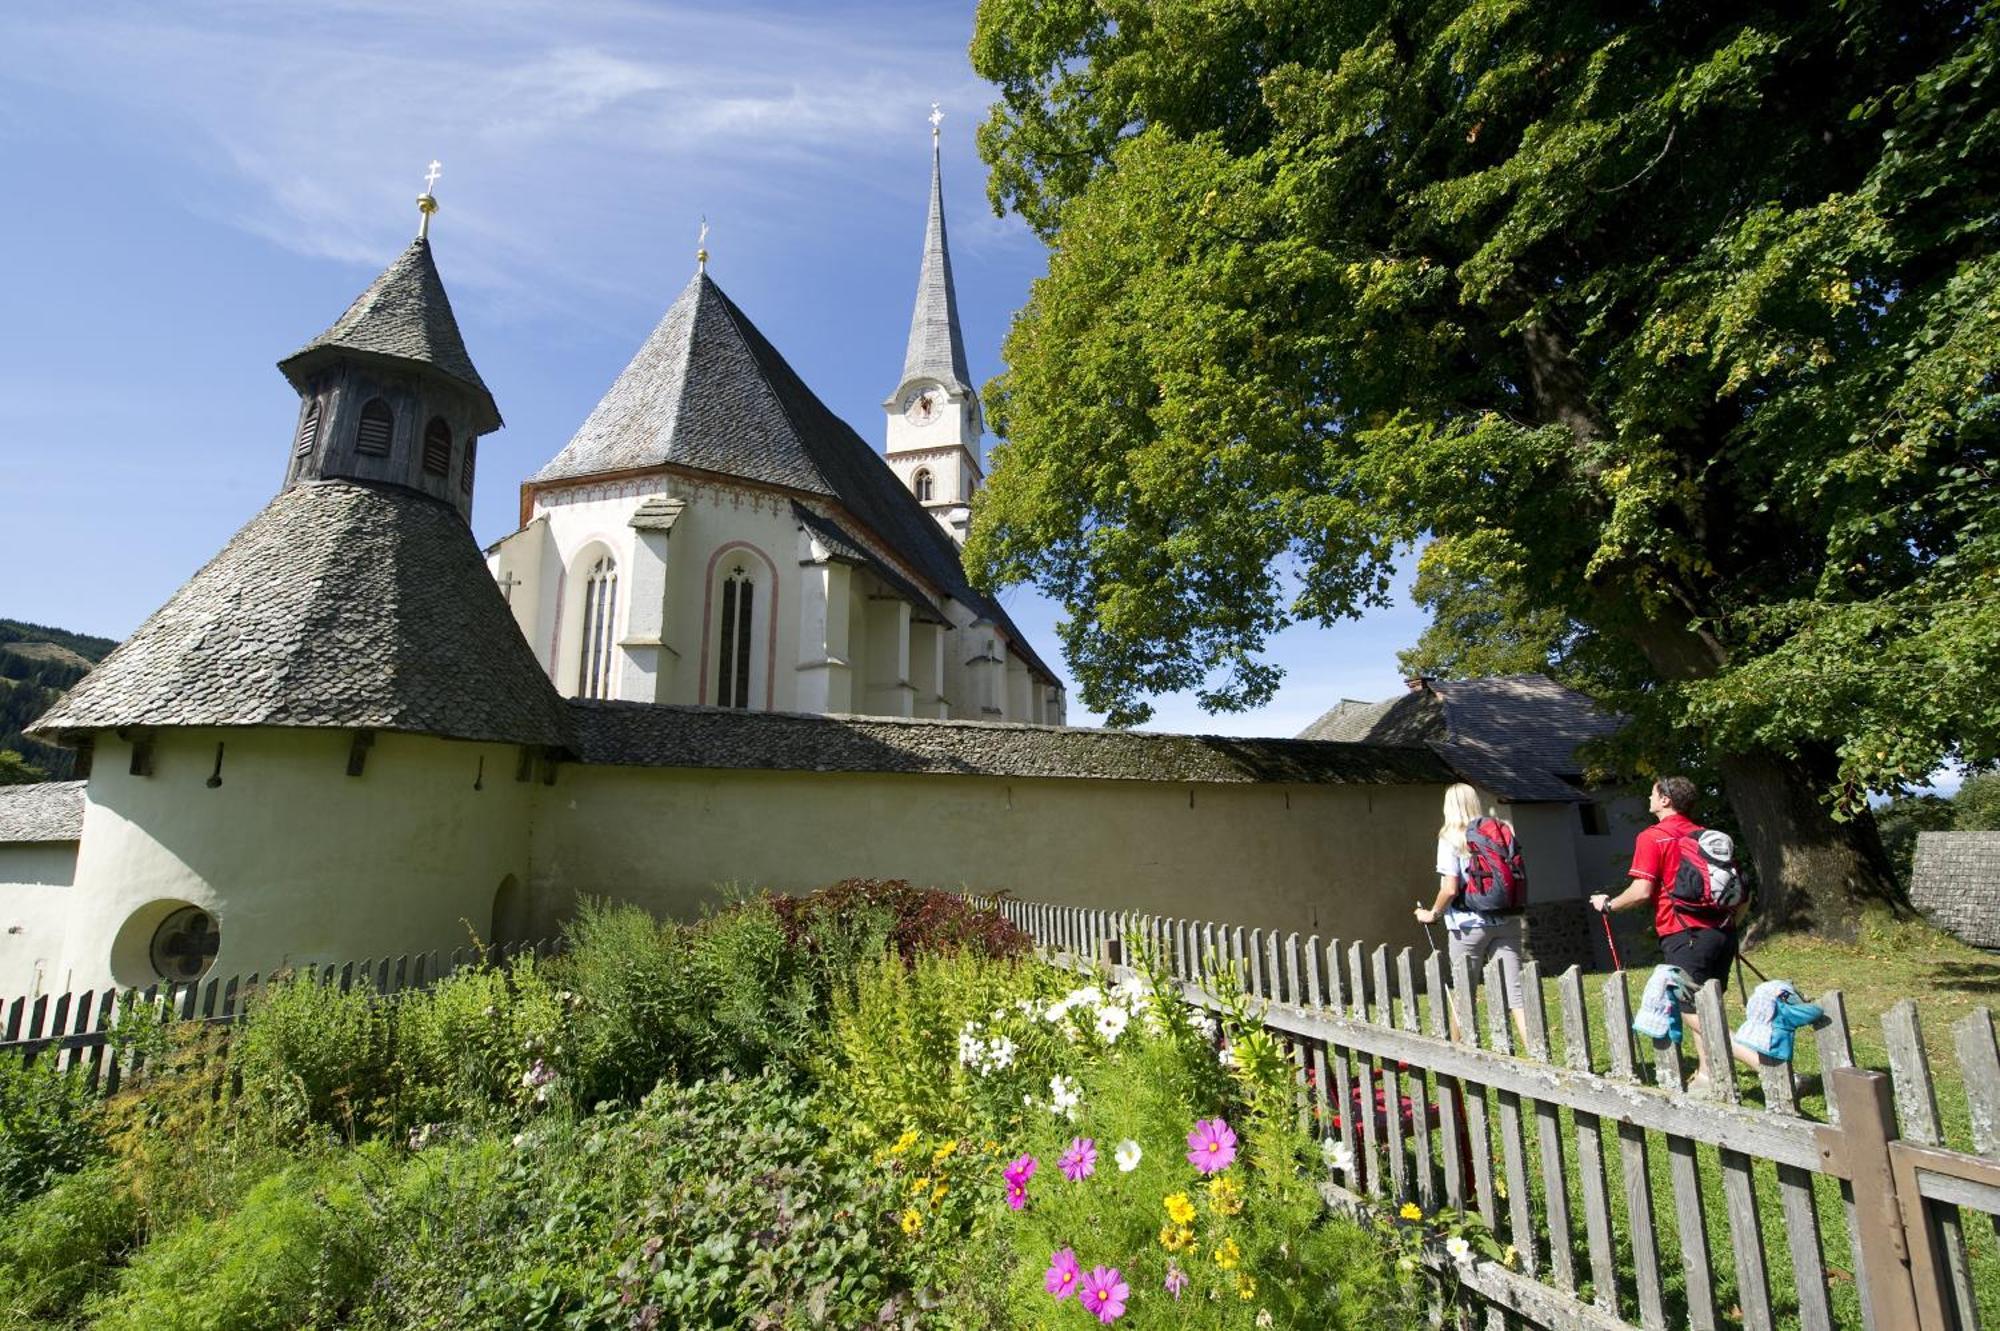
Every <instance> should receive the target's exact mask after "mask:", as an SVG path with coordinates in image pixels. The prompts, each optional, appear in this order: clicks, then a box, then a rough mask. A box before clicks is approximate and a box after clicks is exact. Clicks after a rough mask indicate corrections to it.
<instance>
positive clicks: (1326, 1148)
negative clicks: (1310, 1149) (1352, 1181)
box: [1319, 1137, 1354, 1171]
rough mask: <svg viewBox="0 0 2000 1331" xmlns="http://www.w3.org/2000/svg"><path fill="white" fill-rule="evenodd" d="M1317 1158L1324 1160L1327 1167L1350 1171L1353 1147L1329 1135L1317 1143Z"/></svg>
mask: <svg viewBox="0 0 2000 1331" xmlns="http://www.w3.org/2000/svg"><path fill="white" fill-rule="evenodd" d="M1319 1158H1320V1159H1322V1160H1324V1161H1326V1167H1327V1168H1328V1169H1339V1170H1348V1171H1351V1170H1352V1169H1353V1168H1354V1148H1353V1147H1351V1146H1349V1145H1348V1144H1347V1143H1346V1142H1337V1141H1335V1140H1334V1139H1333V1138H1331V1137H1328V1138H1327V1139H1326V1140H1325V1141H1323V1142H1321V1143H1320V1144H1319Z"/></svg>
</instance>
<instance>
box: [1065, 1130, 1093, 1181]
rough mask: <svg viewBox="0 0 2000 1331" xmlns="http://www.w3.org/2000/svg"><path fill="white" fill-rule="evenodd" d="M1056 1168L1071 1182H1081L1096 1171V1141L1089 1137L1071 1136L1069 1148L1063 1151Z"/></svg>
mask: <svg viewBox="0 0 2000 1331" xmlns="http://www.w3.org/2000/svg"><path fill="white" fill-rule="evenodd" d="M1056 1168H1057V1169H1060V1170H1061V1171H1062V1176H1063V1177H1064V1178H1066V1179H1068V1180H1069V1181H1070V1182H1071V1183H1081V1182H1083V1181H1084V1180H1085V1179H1087V1178H1089V1177H1090V1176H1091V1175H1092V1174H1095V1173H1096V1172H1097V1141H1096V1139H1095V1138H1091V1137H1073V1138H1071V1139H1070V1143H1069V1149H1068V1150H1067V1151H1064V1152H1063V1157H1062V1159H1061V1160H1058V1161H1057V1162H1056Z"/></svg>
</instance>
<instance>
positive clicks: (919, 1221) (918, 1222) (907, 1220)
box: [903, 1206, 924, 1234]
mask: <svg viewBox="0 0 2000 1331" xmlns="http://www.w3.org/2000/svg"><path fill="white" fill-rule="evenodd" d="M923 1227H924V1218H923V1217H922V1216H921V1215H918V1214H917V1208H916V1207H914V1206H913V1207H911V1208H910V1209H909V1210H907V1211H905V1212H903V1232H904V1233H905V1234H915V1233H916V1232H917V1231H918V1230H920V1229H922V1228H923Z"/></svg>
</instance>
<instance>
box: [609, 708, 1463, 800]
mask: <svg viewBox="0 0 2000 1331" xmlns="http://www.w3.org/2000/svg"><path fill="white" fill-rule="evenodd" d="M569 708H570V715H571V719H572V722H573V725H574V728H575V733H576V736H577V744H578V750H579V753H580V755H581V756H582V758H583V761H585V762H587V763H603V764H608V765H614V766H624V767H695V768H714V769H736V770H743V769H749V770H767V771H792V772H915V773H929V774H942V775H959V776H1001V777H1055V778H1061V777H1088V778H1095V779H1098V780H1112V781H1170V782H1180V783H1196V784H1224V785H1240V784H1246V783H1250V782H1264V781H1270V782H1298V783H1304V784H1393V785H1412V784H1431V783H1444V782H1449V781H1450V780H1452V773H1451V770H1450V769H1449V768H1447V767H1446V766H1445V765H1444V764H1443V763H1442V762H1440V761H1438V759H1437V758H1435V757H1434V756H1432V755H1431V754H1429V753H1426V752H1424V751H1423V750H1422V749H1408V748H1397V747H1392V746H1388V745H1377V744H1325V743H1315V742H1310V741H1305V740H1293V739H1238V738H1232V737H1229V736H1223V735H1161V734H1153V733H1149V732H1145V731H1136V730H1087V729H1080V728H1071V727H1067V726H1033V725H1019V724H1012V723H1007V722H995V721H925V720H909V719H903V718H896V717H880V716H819V715H805V714H801V713H796V712H750V711H742V710H738V709H735V708H728V707H685V706H670V705H666V704H656V703H629V702H594V701H587V700H584V699H579V698H572V699H570V700H569Z"/></svg>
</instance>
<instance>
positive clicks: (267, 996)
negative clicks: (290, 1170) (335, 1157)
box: [230, 978, 393, 1138]
mask: <svg viewBox="0 0 2000 1331" xmlns="http://www.w3.org/2000/svg"><path fill="white" fill-rule="evenodd" d="M230 1059H231V1062H232V1063H233V1065H234V1067H235V1070H236V1072H237V1074H238V1076H239V1077H240V1078H241V1080H242V1084H243V1096H244V1099H245V1101H246V1103H247V1104H249V1105H250V1106H253V1107H256V1108H259V1109H261V1110H263V1111H264V1112H266V1113H268V1114H270V1115H271V1116H272V1117H273V1118H275V1119H276V1120H278V1121H281V1122H283V1123H285V1124H286V1125H288V1126H292V1127H297V1128H304V1127H308V1126H314V1127H320V1128H332V1129H334V1130H336V1131H337V1132H339V1133H340V1134H342V1135H343V1136H347V1137H350V1138H351V1137H353V1136H355V1135H357V1134H358V1133H360V1132H362V1131H365V1130H366V1128H367V1127H368V1126H369V1124H370V1123H371V1122H372V1121H373V1117H374V1115H375V1114H376V1112H377V1106H378V1105H379V1104H380V1102H382V1101H383V1100H384V1099H385V1098H386V1096H387V1094H388V1092H389V1084H390V1083H389V1070H390V1065H391V1063H392V1062H393V1050H392V1046H391V1043H390V1027H389V1020H388V1014H387V1013H386V1011H385V1010H384V1009H383V1006H382V1004H381V1003H380V1002H379V1001H378V1000H377V998H376V996H375V994H374V992H373V991H372V990H371V989H370V988H368V986H366V985H362V986H359V987H357V988H353V989H345V990H344V989H341V988H340V987H339V986H338V985H334V984H322V983H318V982H316V981H313V980H308V979H304V978H300V979H295V980H279V981H277V982H275V983H273V984H271V985H269V986H268V987H267V988H265V989H264V990H263V992H262V993H260V994H258V995H257V996H255V997H254V998H252V999H251V1000H250V1004H249V1018H248V1020H246V1021H245V1022H244V1024H243V1027H242V1029H241V1031H239V1032H238V1034H237V1036H236V1039H235V1040H234V1042H233V1043H232V1044H231V1045H230Z"/></svg>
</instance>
